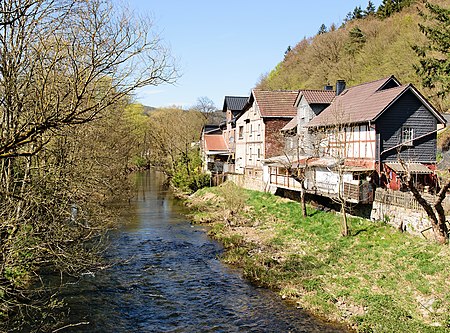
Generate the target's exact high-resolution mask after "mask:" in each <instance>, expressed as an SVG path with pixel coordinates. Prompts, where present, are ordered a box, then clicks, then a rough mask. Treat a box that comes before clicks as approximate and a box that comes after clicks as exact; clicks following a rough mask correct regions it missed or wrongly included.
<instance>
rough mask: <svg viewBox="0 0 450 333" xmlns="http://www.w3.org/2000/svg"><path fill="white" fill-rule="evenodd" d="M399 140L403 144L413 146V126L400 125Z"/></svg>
mask: <svg viewBox="0 0 450 333" xmlns="http://www.w3.org/2000/svg"><path fill="white" fill-rule="evenodd" d="M401 140H402V144H403V145H405V146H413V145H414V144H413V141H414V128H413V127H411V126H402V133H401Z"/></svg>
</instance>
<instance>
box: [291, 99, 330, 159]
mask: <svg viewBox="0 0 450 333" xmlns="http://www.w3.org/2000/svg"><path fill="white" fill-rule="evenodd" d="M326 107H327V105H325V104H313V105H310V104H309V103H308V102H307V101H306V99H305V97H304V96H302V97H301V99H300V101H299V104H298V106H297V119H298V121H297V123H298V125H297V134H298V138H299V142H300V148H301V151H300V153H301V154H305V155H311V156H315V155H317V154H318V138H317V136H315V135H313V134H312V133H311V131H309V130H308V129H307V128H306V127H305V125H306V124H307V123H309V122H310V121H311V120H312V119H313V118H314V117H315V116H317V115H319V114H320V113H321V112H322V111H323V110H324V109H325V108H326Z"/></svg>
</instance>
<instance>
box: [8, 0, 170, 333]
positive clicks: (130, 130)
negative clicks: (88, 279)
mask: <svg viewBox="0 0 450 333" xmlns="http://www.w3.org/2000/svg"><path fill="white" fill-rule="evenodd" d="M176 78H177V72H176V68H175V62H174V60H173V58H172V57H171V56H170V53H169V51H168V49H167V48H165V46H164V44H163V43H162V41H161V39H160V37H159V36H158V35H157V34H156V33H154V27H152V24H151V21H150V20H147V19H144V18H139V17H136V16H135V15H134V14H133V13H130V12H128V11H127V10H126V9H124V8H117V7H113V6H112V4H111V3H110V2H109V1H101V0H92V1H84V0H4V1H2V2H1V4H0V177H1V185H0V250H1V251H0V252H1V257H0V322H2V323H6V324H5V325H12V326H13V327H16V329H18V330H19V329H20V325H22V324H23V323H24V322H26V321H30V320H31V321H32V320H35V322H39V323H40V324H39V325H40V327H39V328H38V330H41V331H42V330H44V331H46V330H47V329H48V327H49V326H46V325H51V324H52V323H51V322H52V321H53V323H54V322H56V321H55V320H52V319H51V318H52V316H50V315H49V313H50V312H49V310H50V309H52V308H55V307H57V306H59V302H58V301H56V299H54V298H51V297H44V296H43V295H47V296H49V295H52V290H49V289H47V288H44V287H43V285H41V284H39V283H37V281H38V280H37V279H36V278H37V277H39V272H40V271H41V270H42V269H43V268H44V267H47V268H50V269H51V270H59V271H60V272H61V274H62V276H64V274H70V275H73V276H77V275H78V274H80V273H81V272H83V271H86V270H88V269H91V268H92V267H93V266H95V265H96V263H97V257H96V254H97V253H98V251H99V250H101V246H100V245H101V244H102V243H101V239H102V237H103V236H102V235H103V232H104V230H105V229H106V228H107V227H108V225H109V219H108V218H107V217H108V216H109V214H108V211H107V210H105V208H104V203H105V202H106V201H107V200H108V199H109V198H110V197H111V196H112V195H113V194H114V193H115V192H116V191H117V190H118V189H122V188H123V184H124V183H123V178H124V176H125V175H126V172H127V165H128V162H129V160H130V158H131V157H132V154H133V149H134V147H136V145H137V140H138V139H137V136H136V132H135V131H134V124H133V123H132V122H131V120H130V118H129V117H127V116H126V109H127V108H126V107H127V105H128V104H129V96H130V94H131V93H132V92H133V91H134V90H135V89H136V88H139V87H143V86H146V85H159V84H162V83H171V82H173V81H174V80H175V79H176ZM87 244H89V245H87ZM31 285H33V286H35V287H34V288H30V286H31ZM39 286H41V287H42V288H40V287H39ZM0 325H2V324H0ZM17 325H19V328H17ZM45 327H47V328H45ZM0 330H1V327H0Z"/></svg>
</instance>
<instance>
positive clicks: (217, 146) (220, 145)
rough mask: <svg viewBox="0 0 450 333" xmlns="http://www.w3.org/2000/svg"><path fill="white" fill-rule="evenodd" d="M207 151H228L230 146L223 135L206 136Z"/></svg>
mask: <svg viewBox="0 0 450 333" xmlns="http://www.w3.org/2000/svg"><path fill="white" fill-rule="evenodd" d="M204 138H205V148H206V149H205V150H207V151H227V150H228V146H227V144H226V142H225V139H224V137H223V136H222V135H217V134H205V137H204Z"/></svg>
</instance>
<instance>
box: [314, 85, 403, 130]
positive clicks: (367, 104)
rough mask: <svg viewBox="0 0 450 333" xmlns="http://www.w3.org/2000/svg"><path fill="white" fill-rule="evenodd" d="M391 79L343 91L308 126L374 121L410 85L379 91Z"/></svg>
mask: <svg viewBox="0 0 450 333" xmlns="http://www.w3.org/2000/svg"><path fill="white" fill-rule="evenodd" d="M391 79H393V77H389V78H385V79H381V80H377V81H373V82H369V83H365V84H361V85H358V86H354V87H351V88H348V89H346V90H344V91H343V92H342V93H341V94H340V95H339V96H336V98H335V99H334V101H333V102H332V103H331V105H330V106H328V107H327V108H326V109H325V110H323V111H322V113H320V114H319V115H318V116H317V117H315V118H314V119H313V120H311V121H310V122H309V123H308V126H327V125H333V124H343V123H360V122H367V121H369V120H373V119H375V118H376V117H377V116H378V115H379V114H380V113H381V112H383V111H384V110H385V109H386V107H388V106H389V104H391V103H392V102H393V101H394V100H395V99H396V98H397V97H398V96H399V95H401V94H402V93H403V92H404V91H405V90H406V89H408V88H410V87H411V85H402V86H398V87H393V88H388V89H381V90H379V89H380V88H382V87H383V86H385V85H386V84H387V83H388V81H390V80H391Z"/></svg>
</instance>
